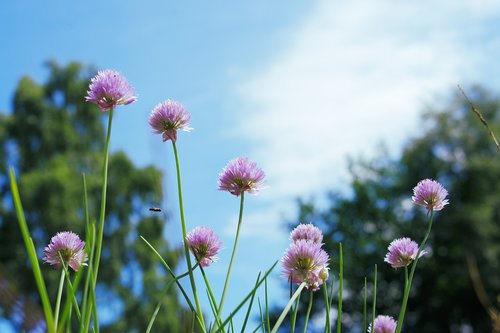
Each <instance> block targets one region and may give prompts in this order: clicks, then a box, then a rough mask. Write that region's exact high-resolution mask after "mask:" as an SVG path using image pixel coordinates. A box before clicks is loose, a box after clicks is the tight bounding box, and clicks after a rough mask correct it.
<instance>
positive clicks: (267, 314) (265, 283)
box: [264, 279, 271, 332]
mask: <svg viewBox="0 0 500 333" xmlns="http://www.w3.org/2000/svg"><path fill="white" fill-rule="evenodd" d="M264 295H265V300H266V324H267V331H268V332H271V321H270V319H269V299H268V297H267V279H265V280H264Z"/></svg>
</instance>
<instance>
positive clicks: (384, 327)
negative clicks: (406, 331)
mask: <svg viewBox="0 0 500 333" xmlns="http://www.w3.org/2000/svg"><path fill="white" fill-rule="evenodd" d="M397 325H398V324H397V322H396V321H395V320H394V318H392V317H391V316H383V315H379V316H377V318H375V320H374V321H373V327H374V330H373V332H372V324H371V323H370V326H368V332H369V333H394V332H395V331H396V326H397Z"/></svg>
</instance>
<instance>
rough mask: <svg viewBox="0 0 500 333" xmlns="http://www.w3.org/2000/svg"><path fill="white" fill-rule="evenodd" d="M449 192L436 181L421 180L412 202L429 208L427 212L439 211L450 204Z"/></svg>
mask: <svg viewBox="0 0 500 333" xmlns="http://www.w3.org/2000/svg"><path fill="white" fill-rule="evenodd" d="M447 196H448V191H447V190H446V189H445V188H444V187H443V185H441V184H440V183H438V182H437V181H435V180H432V179H424V180H421V181H420V182H419V183H418V184H417V186H415V187H414V188H413V196H412V198H411V200H412V201H413V202H414V203H415V204H417V205H420V206H423V207H425V208H427V212H428V213H429V212H431V211H438V210H441V209H443V207H444V206H446V205H447V204H448V199H446V197H447Z"/></svg>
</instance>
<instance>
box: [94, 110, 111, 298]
mask: <svg viewBox="0 0 500 333" xmlns="http://www.w3.org/2000/svg"><path fill="white" fill-rule="evenodd" d="M112 125H113V108H110V109H109V117H108V131H107V134H106V144H105V146H104V163H103V166H102V191H101V212H100V214H99V231H98V233H97V247H96V253H95V262H94V276H93V279H92V287H93V288H94V289H95V286H96V283H97V274H98V273H99V262H100V261H101V250H102V238H103V235H104V216H105V215H106V191H107V188H108V162H109V141H110V139H111V128H112Z"/></svg>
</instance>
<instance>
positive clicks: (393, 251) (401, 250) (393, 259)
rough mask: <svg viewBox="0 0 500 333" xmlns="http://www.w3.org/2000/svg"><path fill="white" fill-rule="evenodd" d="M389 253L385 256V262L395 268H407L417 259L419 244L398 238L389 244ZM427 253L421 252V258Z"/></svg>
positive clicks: (405, 238) (408, 239)
mask: <svg viewBox="0 0 500 333" xmlns="http://www.w3.org/2000/svg"><path fill="white" fill-rule="evenodd" d="M388 250H389V252H387V254H386V255H385V259H384V261H385V262H387V263H389V264H390V265H391V266H392V267H393V268H400V267H406V266H408V265H410V264H411V263H412V261H413V260H415V258H416V257H417V253H418V244H417V243H415V242H414V241H412V240H411V239H410V238H407V237H404V238H398V239H395V240H393V241H392V242H391V244H389V248H388ZM426 253H427V252H426V251H421V252H420V255H419V257H421V256H423V255H424V254H426Z"/></svg>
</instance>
